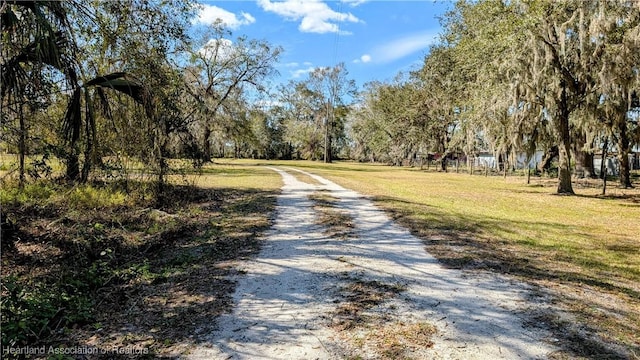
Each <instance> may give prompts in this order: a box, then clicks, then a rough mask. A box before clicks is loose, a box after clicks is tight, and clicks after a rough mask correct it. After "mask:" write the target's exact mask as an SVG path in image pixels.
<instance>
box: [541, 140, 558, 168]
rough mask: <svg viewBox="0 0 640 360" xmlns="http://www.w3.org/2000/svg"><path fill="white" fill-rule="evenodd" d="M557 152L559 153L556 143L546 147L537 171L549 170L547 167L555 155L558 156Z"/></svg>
mask: <svg viewBox="0 0 640 360" xmlns="http://www.w3.org/2000/svg"><path fill="white" fill-rule="evenodd" d="M558 153H559V151H558V146H556V145H554V146H552V147H551V148H549V149H547V151H546V152H545V153H544V156H543V157H542V160H541V161H540V163H539V164H538V171H540V172H545V171H549V168H550V167H551V162H552V161H553V159H554V158H555V157H556V156H558Z"/></svg>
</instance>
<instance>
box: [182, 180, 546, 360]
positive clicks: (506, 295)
mask: <svg viewBox="0 0 640 360" xmlns="http://www.w3.org/2000/svg"><path fill="white" fill-rule="evenodd" d="M273 170H274V171H277V172H278V173H280V174H281V175H282V177H283V180H284V186H283V189H282V194H281V196H280V197H279V199H278V205H277V214H276V220H275V224H274V226H273V228H272V229H271V230H270V231H269V232H268V233H267V234H266V235H265V239H264V246H263V248H262V250H261V252H260V254H259V255H258V257H257V258H255V259H253V260H251V261H248V262H246V263H244V265H243V268H242V269H241V273H242V275H239V276H238V277H237V279H235V280H237V282H238V283H237V288H236V292H235V294H234V301H235V304H236V306H235V308H234V310H233V312H232V313H230V314H226V315H223V316H221V317H220V318H218V319H217V320H215V321H217V329H218V330H217V331H216V332H214V333H212V334H210V336H209V337H208V338H207V339H206V340H205V341H203V342H201V343H200V344H199V345H198V346H196V347H195V348H193V349H192V350H191V351H190V353H189V354H188V355H185V356H184V358H185V359H342V358H345V357H352V358H358V357H359V358H363V359H369V358H377V357H378V354H376V353H375V351H374V350H372V349H370V348H366V347H364V348H363V347H358V346H356V345H354V344H353V343H351V342H350V341H348V339H347V338H345V336H344V334H341V333H340V331H338V330H336V329H335V327H332V326H331V324H332V321H333V319H332V316H333V315H332V314H335V308H336V306H337V304H338V303H339V302H340V296H341V294H340V289H341V288H342V287H343V285H344V284H345V283H346V282H347V281H351V280H353V279H355V278H357V279H361V280H366V281H379V282H380V283H384V284H392V285H398V286H401V287H402V288H403V289H404V291H402V292H401V293H399V294H398V296H396V297H393V298H391V299H388V300H387V301H385V302H384V304H380V305H378V306H376V307H375V308H373V309H369V310H368V311H370V312H373V313H378V314H380V313H384V317H385V318H386V319H393V320H394V321H398V322H401V323H418V322H428V323H430V324H433V325H435V327H436V328H437V332H436V334H435V335H434V337H433V339H432V340H433V346H429V347H423V348H413V349H411V356H412V357H413V358H422V359H542V358H546V357H547V355H549V354H551V353H552V352H554V351H556V350H557V349H556V348H555V347H554V346H553V345H552V344H553V340H554V339H552V338H551V335H550V333H549V332H548V331H546V330H545V329H543V328H541V327H537V326H535V324H531V322H529V321H528V320H527V314H528V313H529V312H530V311H531V310H536V309H538V308H541V307H543V306H544V304H543V303H541V302H540V299H536V298H535V297H534V296H533V295H532V291H531V289H530V288H528V287H527V286H526V285H524V284H522V283H517V282H515V281H512V280H510V279H507V278H505V277H501V276H497V275H495V274H490V273H486V272H481V271H477V270H476V271H473V272H465V271H460V270H451V269H446V268H444V267H443V266H441V265H440V264H439V263H438V261H437V260H436V259H435V258H434V257H432V256H431V255H429V254H428V253H426V252H425V250H424V245H423V244H422V242H421V241H420V240H419V239H417V238H416V237H414V236H412V235H411V234H410V233H409V232H408V231H407V230H406V229H403V228H401V227H400V226H398V225H397V224H395V223H394V222H393V221H391V220H390V219H389V217H388V216H387V215H386V214H385V213H384V212H383V211H382V210H379V209H378V208H376V207H375V206H374V205H373V204H372V202H371V201H370V200H368V199H367V198H366V197H363V196H362V195H360V194H357V193H355V192H353V191H350V190H347V189H344V188H342V187H340V186H339V185H337V184H335V183H333V182H331V181H328V180H326V179H324V178H321V177H319V176H316V175H313V174H309V173H306V172H303V173H305V174H307V175H309V176H312V177H313V178H315V179H316V180H318V181H319V182H320V183H321V184H322V185H312V184H307V183H304V182H301V181H298V180H297V179H296V178H295V177H294V176H293V175H292V174H293V173H295V171H300V170H295V169H289V168H287V169H276V168H274V169H273ZM318 190H321V191H325V192H327V193H329V194H330V195H331V196H333V197H335V198H337V199H339V201H338V203H337V206H338V208H339V209H340V210H341V211H344V212H345V213H346V214H348V215H349V216H350V217H351V218H352V219H353V222H354V224H355V227H354V235H355V236H352V237H350V238H349V239H336V238H332V237H329V236H327V235H326V232H325V231H324V229H323V228H322V226H321V225H318V224H317V222H316V214H315V211H314V209H313V202H312V201H311V200H310V199H309V195H311V194H313V193H315V192H317V191H318ZM212 321H213V320H212ZM525 324H526V325H525ZM356 356H357V357H356Z"/></svg>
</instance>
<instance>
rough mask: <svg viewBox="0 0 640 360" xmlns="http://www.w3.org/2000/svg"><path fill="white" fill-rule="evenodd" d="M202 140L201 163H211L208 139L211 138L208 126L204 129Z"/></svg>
mask: <svg viewBox="0 0 640 360" xmlns="http://www.w3.org/2000/svg"><path fill="white" fill-rule="evenodd" d="M203 136H204V139H203V142H202V161H204V162H206V163H207V162H211V142H210V141H209V138H210V137H211V129H210V128H209V126H207V127H205V129H204V134H203Z"/></svg>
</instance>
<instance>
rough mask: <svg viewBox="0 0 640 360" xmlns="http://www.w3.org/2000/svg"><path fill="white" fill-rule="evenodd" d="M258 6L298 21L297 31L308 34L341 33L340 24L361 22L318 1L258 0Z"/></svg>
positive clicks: (349, 14) (342, 32)
mask: <svg viewBox="0 0 640 360" xmlns="http://www.w3.org/2000/svg"><path fill="white" fill-rule="evenodd" d="M258 5H259V6H260V7H261V8H262V9H263V10H264V11H269V12H273V13H276V14H278V15H280V16H282V17H284V18H286V19H288V20H291V21H299V20H300V25H299V26H298V29H299V30H300V31H302V32H309V33H318V34H325V33H341V34H349V33H348V32H344V31H341V30H340V27H339V26H338V23H340V22H345V21H347V22H354V23H357V22H361V20H360V19H358V18H357V17H355V16H354V15H352V14H351V13H341V12H337V11H334V10H332V9H331V8H330V7H329V6H328V5H327V4H326V3H324V2H322V1H319V0H285V1H275V2H272V1H271V0H258Z"/></svg>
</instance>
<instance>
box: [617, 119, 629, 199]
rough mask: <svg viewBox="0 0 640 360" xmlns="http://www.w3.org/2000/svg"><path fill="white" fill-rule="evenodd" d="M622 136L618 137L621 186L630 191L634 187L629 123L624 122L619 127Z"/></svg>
mask: <svg viewBox="0 0 640 360" xmlns="http://www.w3.org/2000/svg"><path fill="white" fill-rule="evenodd" d="M619 130H620V136H618V162H619V163H620V185H622V187H623V188H625V189H628V188H631V187H633V185H632V184H631V174H630V166H629V152H630V151H631V149H630V145H629V137H628V134H627V122H626V121H622V122H621V123H620V126H619Z"/></svg>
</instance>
